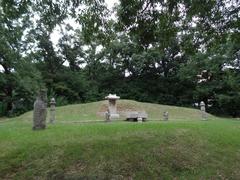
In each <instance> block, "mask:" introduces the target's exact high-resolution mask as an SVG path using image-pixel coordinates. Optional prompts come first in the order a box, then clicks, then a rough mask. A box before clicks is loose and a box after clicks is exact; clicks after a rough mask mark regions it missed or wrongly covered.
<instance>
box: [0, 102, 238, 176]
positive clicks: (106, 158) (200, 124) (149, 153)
mask: <svg viewBox="0 0 240 180" xmlns="http://www.w3.org/2000/svg"><path fill="white" fill-rule="evenodd" d="M131 102H132V101H131ZM101 103H102V102H101ZM138 105H139V106H140V105H141V104H138ZM148 105H150V104H148ZM74 106H78V105H74ZM150 106H151V105H150ZM153 106H155V105H153ZM148 107H149V106H148ZM160 107H165V106H160ZM61 108H62V111H64V108H65V107H61ZM66 108H69V106H66ZM70 109H71V108H70ZM86 109H88V108H87V107H86ZM86 109H85V112H86V111H87V110H86ZM153 109H154V108H152V110H153ZM156 109H157V110H158V111H159V109H158V108H156ZM188 110H189V109H188ZM68 111H69V110H65V112H66V113H67V112H68ZM146 111H147V110H146ZM184 111H185V109H182V110H181V108H180V109H179V110H178V111H175V112H176V113H178V112H180V113H179V117H180V116H182V113H183V112H184ZM189 111H190V110H189ZM147 112H148V111H147ZM193 112H195V110H193ZM193 112H192V113H193ZM59 113H60V111H59ZM61 113H63V112H61ZM148 113H149V112H148ZM173 113H174V111H173V110H172V116H171V117H174V116H176V117H178V115H177V114H173ZM197 113H198V111H197ZM29 114H30V113H29ZM69 114H71V113H69ZM155 114H158V112H155ZM186 115H189V116H191V114H186ZM28 116H30V115H28V113H27V114H25V115H23V116H21V117H18V118H15V119H10V120H7V121H3V122H1V123H0V179H239V178H240V171H239V167H240V138H239V136H240V122H239V121H237V120H233V119H220V118H215V117H213V116H210V118H209V120H208V121H201V120H200V119H199V118H196V119H192V120H190V119H189V118H187V119H186V120H184V118H183V119H182V120H181V119H180V118H179V119H176V120H174V119H173V118H172V119H170V120H169V121H167V122H164V121H157V118H156V119H155V121H149V122H146V123H130V122H123V121H117V122H111V123H105V122H94V123H76V122H72V123H65V121H64V119H63V120H62V121H60V120H59V122H57V123H56V124H54V125H50V124H48V126H47V129H45V130H42V131H32V130H31V128H32V123H31V121H30V120H26V119H25V118H28ZM64 116H66V118H67V115H66V114H65V115H64ZM79 116H81V115H79ZM149 116H150V117H154V116H155V115H154V114H151V113H149ZM89 117H91V115H89ZM58 118H60V117H58ZM96 119H97V116H96ZM68 120H69V121H70V120H71V118H69V119H66V121H68ZM76 120H80V121H81V118H80V119H79V118H78V117H77V116H76ZM86 120H87V119H86ZM89 120H91V119H89Z"/></svg>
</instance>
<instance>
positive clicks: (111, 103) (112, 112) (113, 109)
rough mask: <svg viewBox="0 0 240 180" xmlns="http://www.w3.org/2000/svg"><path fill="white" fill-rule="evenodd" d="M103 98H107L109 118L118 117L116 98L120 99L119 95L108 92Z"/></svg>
mask: <svg viewBox="0 0 240 180" xmlns="http://www.w3.org/2000/svg"><path fill="white" fill-rule="evenodd" d="M105 99H107V100H108V112H107V113H108V116H109V120H112V119H114V118H119V114H118V113H117V105H116V101H117V99H120V97H119V96H117V95H116V94H109V95H108V96H106V97H105Z"/></svg>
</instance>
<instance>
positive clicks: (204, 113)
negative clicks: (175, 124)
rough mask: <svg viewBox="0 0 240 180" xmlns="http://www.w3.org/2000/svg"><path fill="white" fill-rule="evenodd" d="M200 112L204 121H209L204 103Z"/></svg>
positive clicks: (201, 104)
mask: <svg viewBox="0 0 240 180" xmlns="http://www.w3.org/2000/svg"><path fill="white" fill-rule="evenodd" d="M200 110H201V116H202V120H207V113H206V105H205V103H204V102H203V101H201V102H200Z"/></svg>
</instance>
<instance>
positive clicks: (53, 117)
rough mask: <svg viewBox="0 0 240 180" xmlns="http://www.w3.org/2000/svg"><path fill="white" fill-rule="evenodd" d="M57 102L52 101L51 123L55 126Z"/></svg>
mask: <svg viewBox="0 0 240 180" xmlns="http://www.w3.org/2000/svg"><path fill="white" fill-rule="evenodd" d="M55 112H56V101H55V99H54V98H52V99H51V101H50V119H49V122H50V123H51V124H53V123H54V122H55Z"/></svg>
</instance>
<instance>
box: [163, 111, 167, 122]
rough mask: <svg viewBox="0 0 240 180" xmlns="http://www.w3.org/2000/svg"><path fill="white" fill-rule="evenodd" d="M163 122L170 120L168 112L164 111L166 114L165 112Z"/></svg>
mask: <svg viewBox="0 0 240 180" xmlns="http://www.w3.org/2000/svg"><path fill="white" fill-rule="evenodd" d="M163 120H164V121H167V120H168V112H167V111H164V112H163Z"/></svg>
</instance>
